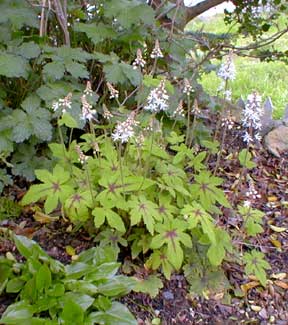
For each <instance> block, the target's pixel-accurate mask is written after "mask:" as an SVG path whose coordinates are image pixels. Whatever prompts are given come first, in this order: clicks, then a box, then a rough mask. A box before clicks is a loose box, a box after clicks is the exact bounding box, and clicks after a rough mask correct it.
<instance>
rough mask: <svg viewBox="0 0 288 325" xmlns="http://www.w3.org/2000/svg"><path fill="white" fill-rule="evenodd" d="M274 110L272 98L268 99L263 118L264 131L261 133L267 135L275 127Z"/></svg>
mask: <svg viewBox="0 0 288 325" xmlns="http://www.w3.org/2000/svg"><path fill="white" fill-rule="evenodd" d="M273 109H274V106H273V104H272V101H271V98H270V97H268V98H267V99H266V101H265V103H264V105H263V115H262V116H261V124H262V129H261V133H262V134H266V133H268V132H269V131H270V130H272V129H273V127H275V125H274V121H273V116H272V114H273Z"/></svg>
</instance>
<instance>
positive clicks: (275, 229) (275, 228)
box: [270, 225, 287, 232]
mask: <svg viewBox="0 0 288 325" xmlns="http://www.w3.org/2000/svg"><path fill="white" fill-rule="evenodd" d="M270 228H271V229H272V230H273V231H275V232H283V231H286V230H287V228H285V227H277V226H274V225H270Z"/></svg>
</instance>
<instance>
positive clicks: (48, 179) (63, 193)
mask: <svg viewBox="0 0 288 325" xmlns="http://www.w3.org/2000/svg"><path fill="white" fill-rule="evenodd" d="M35 174H36V176H37V178H38V179H39V180H40V181H42V182H43V184H36V185H32V186H31V187H30V188H29V190H28V192H27V193H26V194H25V196H24V197H23V199H22V201H21V203H22V204H23V205H26V204H29V203H32V202H37V201H38V200H39V199H40V198H45V199H46V200H45V204H44V209H45V213H47V214H48V213H50V212H52V211H53V210H54V209H55V208H56V207H57V205H58V203H59V202H60V203H62V204H63V203H64V202H65V200H66V199H67V198H68V197H69V196H70V195H71V194H72V193H73V191H74V190H73V186H72V185H71V180H70V173H69V172H67V171H65V170H64V168H63V167H62V166H59V165H56V166H55V167H54V169H53V172H52V173H50V172H49V171H48V170H45V169H43V170H41V169H40V170H36V171H35Z"/></svg>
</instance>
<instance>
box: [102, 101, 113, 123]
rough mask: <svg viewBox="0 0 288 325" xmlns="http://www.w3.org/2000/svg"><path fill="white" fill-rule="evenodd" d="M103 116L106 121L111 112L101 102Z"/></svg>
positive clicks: (111, 115) (110, 116)
mask: <svg viewBox="0 0 288 325" xmlns="http://www.w3.org/2000/svg"><path fill="white" fill-rule="evenodd" d="M103 117H104V118H105V119H106V120H108V121H109V120H110V119H111V118H112V117H113V114H112V113H111V112H110V111H109V109H108V108H107V107H106V105H105V104H103Z"/></svg>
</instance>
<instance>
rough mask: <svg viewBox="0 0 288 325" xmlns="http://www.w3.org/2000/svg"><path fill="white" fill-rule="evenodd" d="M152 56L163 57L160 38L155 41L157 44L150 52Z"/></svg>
mask: <svg viewBox="0 0 288 325" xmlns="http://www.w3.org/2000/svg"><path fill="white" fill-rule="evenodd" d="M150 57H151V58H152V59H157V58H163V53H162V51H161V49H160V44H159V41H158V39H156V41H155V45H154V48H153V50H152V52H151V54H150Z"/></svg>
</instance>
